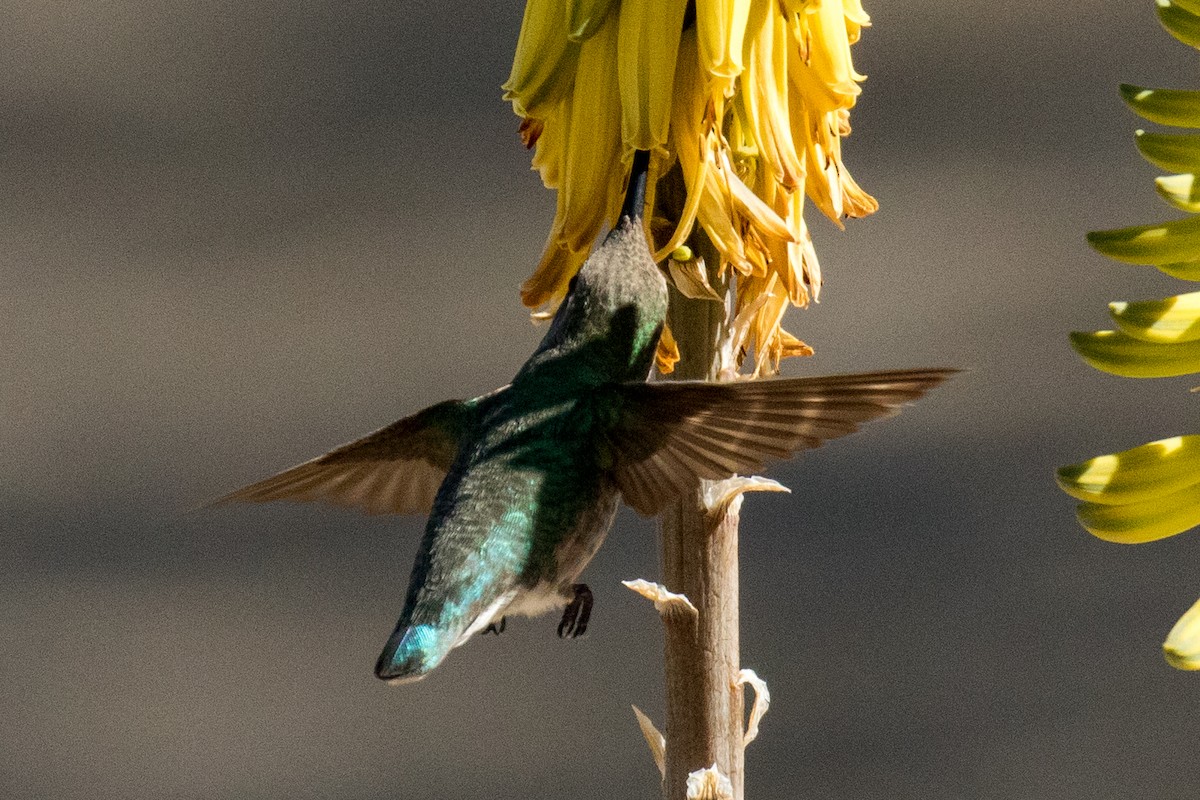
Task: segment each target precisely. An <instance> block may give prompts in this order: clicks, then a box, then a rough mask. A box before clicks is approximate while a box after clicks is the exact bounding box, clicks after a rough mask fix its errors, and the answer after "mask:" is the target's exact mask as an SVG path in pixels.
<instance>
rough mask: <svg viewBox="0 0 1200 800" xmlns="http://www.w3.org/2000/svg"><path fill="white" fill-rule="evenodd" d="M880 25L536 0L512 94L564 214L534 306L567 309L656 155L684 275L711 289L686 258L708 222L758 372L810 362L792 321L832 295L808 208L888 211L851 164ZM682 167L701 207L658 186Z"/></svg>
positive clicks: (859, 18)
mask: <svg viewBox="0 0 1200 800" xmlns="http://www.w3.org/2000/svg"><path fill="white" fill-rule="evenodd" d="M869 22H870V19H869V17H868V16H867V14H866V13H865V12H864V11H863V9H862V6H861V5H860V3H859V0H694V2H689V0H528V2H527V4H526V7H525V17H524V21H523V23H522V28H521V34H520V39H519V41H518V43H517V52H516V56H515V58H514V61H513V69H512V75H511V77H510V78H509V80H508V81H507V82H506V83H505V85H504V89H505V99H507V100H510V101H511V102H512V105H513V110H514V111H515V112H516V113H517V115H518V116H519V117H521V120H522V122H521V127H520V130H521V134H522V137H523V139H524V142H525V144H526V146H527V147H530V148H534V155H533V166H534V168H535V169H537V170H538V171H539V172H540V173H541V177H542V180H543V182H544V183H545V185H546V186H547V188H551V189H555V190H557V192H558V204H557V212H556V215H555V219H554V224H553V226H552V229H551V232H550V236H549V241H548V242H547V244H546V249H545V252H544V254H543V256H542V259H541V263H539V264H538V266H537V269H536V270H535V271H534V273H533V275H532V276H531V277H530V278H529V280H527V281H526V282H525V284H524V285H523V286H522V290H521V297H522V300H523V302H524V303H525V304H526V305H527V306H528V307H530V308H534V309H543V310H545V309H549V308H553V307H554V306H555V305H557V303H558V302H559V301H560V300H561V299H562V297H563V295H564V294H565V293H566V290H567V284H568V282H569V281H570V279H571V276H572V275H574V274H575V272H576V271H577V270H578V269H579V267H580V266H581V265H582V264H583V261H584V260H585V259H586V258H587V256H588V253H589V252H590V250H591V248H592V245H593V243H594V241H595V239H596V237H597V235H598V234H599V233H600V232H601V230H602V229H603V228H604V227H605V226H606V225H607V226H612V225H613V223H614V222H615V217H616V215H617V213H618V211H619V208H620V205H621V198H622V195H623V184H624V181H625V176H627V175H628V172H629V164H630V162H631V159H632V156H633V153H634V152H635V151H638V150H642V151H649V152H650V153H651V181H650V189H649V192H648V194H649V197H648V205H649V207H650V209H651V213H649V214H647V224H648V228H649V233H650V236H651V239H652V243H653V245H654V247H655V250H656V251H657V252H656V253H655V257H656V259H657V260H659V261H664V260H666V259H667V258H668V257H669V256H671V255H672V254H674V256H675V258H674V259H673V260H672V262H671V267H672V268H671V269H670V274H671V277H672V280H674V281H675V282H676V284H677V285H679V284H684V285H683V286H680V288H681V290H684V291H685V293H689V294H690V293H691V292H692V291H693V290H696V289H697V287H699V289H700V290H701V291H703V287H704V286H706V285H707V284H708V280H707V277H706V276H705V275H704V265H703V264H699V263H698V261H697V259H696V258H694V257H693V256H692V255H691V252H690V250H689V248H687V247H684V246H683V245H684V244H685V242H686V241H687V240H688V237H689V236H690V235H691V233H692V231H693V228H694V226H695V225H696V224H697V222H698V223H699V225H700V226H701V227H702V228H703V230H704V231H705V233H706V234H707V235H708V238H709V239H710V240H711V241H712V243H713V245H714V246H715V248H716V250H717V252H718V253H719V256H720V264H719V265H716V266H717V267H718V270H719V274H721V275H725V274H726V270H728V269H732V270H734V271H735V272H736V274H737V276H738V281H737V308H736V313H737V315H739V316H740V317H742V318H743V319H744V322H745V327H746V329H747V336H746V343H747V345H748V346H749V347H750V348H752V349H753V350H754V353H755V356H754V372H755V373H756V374H760V373H763V372H773V371H775V370H776V369H777V368H778V363H779V360H780V359H781V358H784V357H787V356H793V355H808V354H810V353H811V352H812V351H811V349H809V348H808V347H807V345H805V344H804V343H803V342H801V341H800V340H799V339H797V338H796V337H794V336H792V335H791V334H789V333H787V332H786V331H784V330H783V329H782V328H781V327H780V321H781V320H782V318H783V314H784V311H786V310H787V308H788V307H789V306H792V305H795V306H806V305H807V304H808V303H809V302H810V300H815V299H816V298H817V295H818V292H819V291H820V286H821V272H820V267H819V265H818V263H817V257H816V253H815V251H814V250H813V246H812V240H811V238H810V236H809V232H808V228H807V226H806V224H805V220H804V216H803V208H804V202H805V199H806V198H807V199H808V200H809V201H810V202H811V203H812V204H813V205H815V206H816V207H817V208H818V209H819V210H820V211H821V212H823V213H824V214H825V215H826V216H828V217H830V218H831V219H833V220H834V222H835V223H837V224H838V225H839V226H840V225H841V221H840V220H841V219H842V218H843V217H861V216H865V215H867V214H869V213H871V212H873V211H875V210H876V209H877V208H878V204H877V203H876V202H875V199H874V198H872V197H871V196H870V195H869V194H867V193H866V192H864V191H863V190H862V189H861V188H860V187H859V186H858V184H857V183H855V181H854V179H853V178H851V177H850V174H849V172H847V170H846V167H845V165H844V164H843V163H842V139H843V137H845V136H847V135H848V134H849V133H850V108H851V107H852V106H853V105H854V103H855V101H856V99H857V97H858V95H859V93H860V92H861V89H860V87H859V83H860V82H861V81H862V80H863V77H864V76H862V75H860V74H858V73H857V72H855V70H854V67H853V64H852V63H851V59H850V46H851V44H852V43H854V42H855V41H857V40H858V38H859V34H860V32H861V30H862V28H863V26H865V25H868V24H869ZM676 168H677V169H678V172H679V173H681V181H682V184H683V186H684V187H686V199H685V201H684V203H683V204H682V209H680V210H678V211H676V212H663V211H662V210H661V207H660V206H658V205H656V204H655V202H654V193H655V184H656V183H657V182H658V181H660V180H662V179H664V178H665V177H666V176H668V175H669V174H670V173H671V172H672V170H674V169H676ZM668 216H669V218H668ZM690 296H695V295H694V294H690ZM672 342H673V339H672V337H671V335H670V332H669V331H668V332H667V333H666V334H665V335H664V336H663V339H662V344H661V345H660V358H659V365H660V367H661V368H664V369H669V368H670V364H671V363H672V361H671V359H672V354H671V353H670V352H669V351H670V350H671V349H672V348H673V344H672Z"/></svg>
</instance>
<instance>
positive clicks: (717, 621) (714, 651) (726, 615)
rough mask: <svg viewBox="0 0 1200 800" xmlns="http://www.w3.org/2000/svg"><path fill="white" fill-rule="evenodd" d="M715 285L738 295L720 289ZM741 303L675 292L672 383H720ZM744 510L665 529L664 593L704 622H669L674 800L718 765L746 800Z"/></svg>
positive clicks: (669, 786) (711, 260)
mask: <svg viewBox="0 0 1200 800" xmlns="http://www.w3.org/2000/svg"><path fill="white" fill-rule="evenodd" d="M691 246H692V249H693V251H694V252H696V253H697V254H698V255H701V256H703V257H704V258H705V261H706V263H707V264H709V265H712V264H716V263H718V258H719V256H718V254H717V253H716V251H715V248H713V247H712V246H711V244H710V243H709V242H708V241H707V238H706V237H704V236H703V234H699V235H694V236H693V241H692V243H691ZM712 272H713V270H710V277H711V278H712V279H714V280H713V286H714V287H716V288H718V290H720V289H724V290H725V293H726V295H727V297H728V295H729V293H730V291H731V287H730V286H729V285H728V283H727V282H725V281H720V280H716V278H717V276H716V275H713V274H712ZM732 307H733V305H732V298H729V299H728V300H727V302H726V303H724V304H722V303H718V302H714V301H711V300H691V299H688V298H685V297H683V296H682V295H681V294H679V293H678V292H676V291H675V290H674V289H672V290H671V310H670V312H669V324H670V326H671V331H672V333H673V334H674V336H675V340H676V342H678V344H679V349H680V354H681V358H680V361H679V363H678V364H677V365H676V368H675V372H674V373H673V375H672V377H674V378H679V379H693V380H694V379H703V380H717V379H718V373H719V356H718V342H719V339H720V337H721V335H722V332H723V329H724V326H725V325H726V315H727V314H728V309H730V308H732ZM738 506H740V503H737V502H735V503H732V504H730V506H729V507H728V508H726V509H723V510H720V511H717V512H709V511H707V510H706V509H705V508H704V507H703V504H702V503H701V501H700V497H699V494H698V493H697V495H696V496H695V497H693V498H691V499H689V500H686V501H682V502H680V503H677V504H676V505H674V506H672V507H669V508H668V509H667V510H666V511H664V512H663V515H662V518H661V520H660V538H661V552H662V571H663V584H664V585H665V586H666V588H667V589H669V590H670V591H673V592H678V593H681V594H684V595H686V596H687V597H688V599H689V600H691V601H692V604H693V605H694V606H695V607H696V609H697V611H698V612H699V617H698V619H693V618H691V617H689V616H687V615H682V614H679V615H668V617H667V618H666V619H665V620H664V624H665V628H666V630H665V637H664V639H665V642H664V657H663V661H664V670H665V673H666V693H667V721H666V732H665V735H666V741H667V746H666V770H665V775H664V780H663V797H664V799H665V800H684V798H685V797H686V794H687V776H688V774H689V773H691V772H693V771H695V770H698V769H704V768H706V767H709V766H712V765H713V764H716V765H717V768H718V769H719V770H720V771H721V772H722V773H724V774H725V775H726V776H727V777H728V778H729V780H730V782H731V783H732V784H733V793H734V800H742V797H743V780H744V770H743V763H744V762H743V749H744V748H743V744H742V737H743V711H744V709H743V695H742V689H741V687H740V686H738V684H737V677H738V671H739V668H740V667H739V665H740V656H739V643H738V623H739V619H738V511H737V508H738Z"/></svg>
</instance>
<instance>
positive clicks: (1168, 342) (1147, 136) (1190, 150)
mask: <svg viewBox="0 0 1200 800" xmlns="http://www.w3.org/2000/svg"><path fill="white" fill-rule="evenodd" d="M1158 14H1159V19H1160V21H1161V22H1162V24H1163V27H1164V28H1166V29H1167V31H1168V32H1169V33H1170V34H1171V35H1173V36H1174V37H1175V38H1177V39H1179V40H1180V41H1182V42H1183V43H1185V44H1187V45H1190V46H1192V47H1195V48H1198V49H1200V0H1158ZM1121 96H1122V97H1123V98H1124V99H1125V102H1126V103H1127V104H1128V105H1129V107H1130V108H1131V109H1132V110H1133V111H1134V113H1136V114H1137V115H1139V116H1140V117H1143V118H1144V119H1146V120H1149V121H1150V122H1154V123H1158V124H1160V125H1165V126H1172V127H1176V128H1189V129H1193V130H1195V129H1200V91H1196V90H1184V89H1147V88H1143V87H1140V86H1129V85H1124V86H1122V87H1121ZM1137 147H1138V150H1139V151H1140V152H1141V154H1142V156H1144V157H1145V158H1146V160H1147V161H1149V162H1150V163H1151V164H1153V165H1155V166H1156V167H1159V168H1161V169H1163V170H1166V171H1167V172H1170V173H1173V174H1170V175H1166V176H1164V177H1160V178H1158V179H1157V180H1156V181H1155V185H1156V188H1157V190H1158V194H1159V195H1160V197H1162V199H1163V200H1164V201H1165V202H1166V203H1168V204H1169V205H1171V206H1173V207H1174V208H1176V209H1178V210H1180V211H1183V212H1185V213H1186V214H1187V215H1188V216H1185V217H1182V218H1179V219H1173V220H1170V221H1166V222H1158V223H1153V224H1149V225H1137V226H1134V227H1129V228H1120V229H1116V230H1107V231H1095V232H1093V233H1090V234H1088V242H1089V243H1090V244H1091V246H1092V247H1094V248H1095V249H1096V250H1098V251H1099V252H1101V253H1103V254H1104V255H1106V256H1109V257H1110V258H1114V259H1116V260H1118V261H1124V262H1127V263H1130V264H1141V265H1146V266H1153V267H1157V268H1158V269H1159V270H1161V271H1162V272H1165V273H1166V274H1168V275H1171V276H1173V277H1176V278H1181V279H1183V280H1190V281H1200V184H1198V183H1197V176H1198V175H1200V134H1196V133H1177V132H1169V133H1155V132H1147V131H1138V132H1137ZM1109 312H1110V314H1111V316H1112V319H1113V323H1114V327H1115V329H1114V330H1106V331H1096V332H1092V333H1073V334H1071V344H1072V346H1073V347H1074V348H1075V350H1076V351H1077V352H1078V353H1079V354H1080V355H1081V356H1083V358H1084V360H1085V361H1087V363H1088V364H1090V365H1091V366H1093V367H1095V368H1096V369H1099V370H1103V371H1104V372H1109V373H1112V374H1114V375H1122V376H1125V377H1130V378H1161V377H1171V376H1177V375H1188V374H1195V373H1198V372H1200V292H1189V293H1186V294H1179V295H1175V296H1173V297H1166V298H1162V299H1159V300H1144V301H1139V302H1131V303H1126V302H1119V303H1110V304H1109ZM1058 483H1059V485H1060V486H1061V487H1062V489H1063V490H1064V491H1065V492H1067V493H1068V494H1070V495H1071V496H1072V497H1075V498H1077V499H1079V500H1081V501H1083V502H1082V503H1081V504H1080V505H1079V508H1078V518H1079V522H1080V524H1082V525H1083V527H1084V528H1086V529H1087V530H1088V531H1090V532H1091V533H1092V534H1094V535H1096V536H1098V537H1100V538H1101V539H1105V540H1107V541H1112V542H1120V543H1123V544H1137V543H1141V542H1149V541H1154V540H1156V539H1162V538H1164V537H1167V536H1174V535H1175V534H1178V533H1182V532H1184V531H1186V530H1189V529H1190V528H1194V527H1196V526H1197V525H1200V435H1197V434H1192V435H1187V436H1176V437H1173V438H1170V439H1163V440H1161V441H1157V442H1151V443H1149V444H1144V445H1142V446H1140V447H1135V448H1133V449H1131V450H1125V451H1123V452H1120V453H1113V454H1110V455H1103V456H1098V457H1096V458H1093V459H1090V460H1088V461H1085V462H1083V463H1081V464H1074V465H1071V466H1068V467H1062V468H1061V469H1059V471H1058ZM1163 647H1164V652H1165V655H1166V659H1167V661H1168V663H1170V664H1171V665H1172V666H1174V667H1177V668H1179V669H1192V670H1194V669H1200V602H1197V603H1196V605H1194V606H1193V607H1192V608H1191V610H1189V611H1188V612H1187V613H1186V614H1185V615H1184V616H1183V617H1182V618H1181V619H1180V620H1179V622H1178V623H1177V624H1176V625H1175V627H1174V628H1173V629H1172V631H1171V632H1170V634H1169V635H1168V637H1167V640H1166V642H1165V644H1164V646H1163Z"/></svg>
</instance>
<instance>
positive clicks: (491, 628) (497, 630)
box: [479, 617, 508, 636]
mask: <svg viewBox="0 0 1200 800" xmlns="http://www.w3.org/2000/svg"><path fill="white" fill-rule="evenodd" d="M507 622H508V617H501V618H500V624H499V625H497V624H496V623H494V622H493V623H491V624H489V625H488V626H487V627H486V628H484V629H483V631H482V632H480V634H479V635H480V636H487V635H488V634H489V633H494V634H496V635H497V636H499V635H500V634H502V633H504V625H505V623H507Z"/></svg>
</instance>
